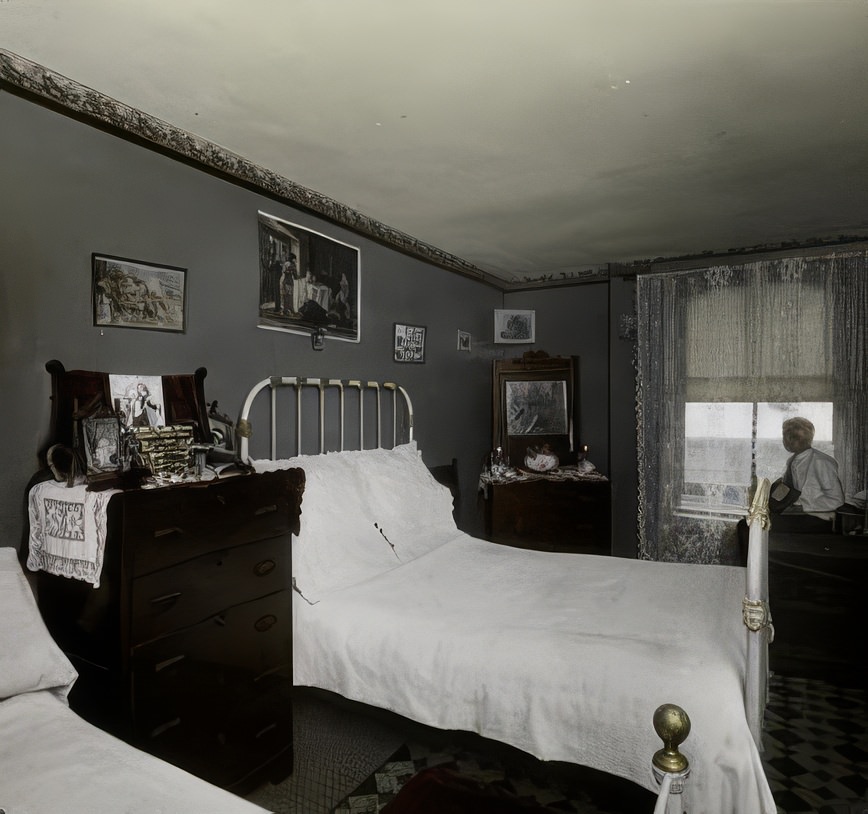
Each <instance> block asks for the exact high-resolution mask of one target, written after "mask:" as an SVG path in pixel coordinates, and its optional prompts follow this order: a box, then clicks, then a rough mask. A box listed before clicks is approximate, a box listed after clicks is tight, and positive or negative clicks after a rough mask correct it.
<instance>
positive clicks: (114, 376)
mask: <svg viewBox="0 0 868 814" xmlns="http://www.w3.org/2000/svg"><path fill="white" fill-rule="evenodd" d="M108 378H109V390H110V391H111V397H112V405H113V407H114V411H115V413H117V416H118V419H119V421H120V422H121V424H122V425H123V426H124V427H165V426H166V409H165V402H164V398H163V378H162V376H136V375H131V374H126V373H110V374H109V377H108Z"/></svg>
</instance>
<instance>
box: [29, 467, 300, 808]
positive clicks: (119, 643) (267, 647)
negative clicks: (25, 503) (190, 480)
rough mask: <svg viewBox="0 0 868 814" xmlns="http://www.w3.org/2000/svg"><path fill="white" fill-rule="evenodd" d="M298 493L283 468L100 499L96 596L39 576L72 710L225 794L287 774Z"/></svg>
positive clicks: (294, 475)
mask: <svg viewBox="0 0 868 814" xmlns="http://www.w3.org/2000/svg"><path fill="white" fill-rule="evenodd" d="M303 488H304V473H303V472H302V471H301V470H298V469H292V470H284V471H279V472H270V473H265V474H258V475H245V476H237V477H233V478H227V479H225V480H217V481H212V482H210V483H209V484H207V485H205V484H203V485H185V486H174V487H168V488H164V489H156V490H133V491H128V492H124V493H120V494H117V495H115V496H114V497H112V499H111V501H110V502H109V508H108V517H107V523H108V538H107V541H106V549H105V556H104V562H103V573H102V579H101V584H100V587H99V589H97V590H94V589H93V587H92V586H90V585H88V584H86V583H82V582H78V581H76V580H68V579H65V578H62V577H55V576H52V575H49V574H45V573H42V572H40V573H39V576H38V592H39V604H40V608H41V610H42V613H43V616H44V618H45V620H46V623H47V625H48V627H49V629H50V630H51V632H52V634H53V635H54V636H55V638H56V639H57V641H58V642H59V643H60V645H61V647H63V648H64V650H65V651H66V652H67V654H68V655H69V656H70V658H71V660H72V661H73V663H74V665H75V667H76V669H77V670H78V671H79V674H80V677H79V679H78V681H77V682H76V684H75V686H74V687H73V691H72V693H71V694H70V704H71V705H72V706H73V708H74V709H75V710H76V711H77V712H79V713H80V714H81V715H83V716H84V717H85V718H87V719H88V720H91V721H92V722H93V723H96V724H97V725H99V726H101V727H103V728H104V729H107V730H109V731H111V732H113V733H114V734H117V735H118V736H120V737H122V738H124V739H125V740H127V741H129V742H130V743H132V744H134V745H135V746H138V747H139V748H142V749H144V750H146V751H149V752H151V753H153V754H155V755H158V756H159V757H161V758H163V759H165V760H168V761H170V762H172V763H175V764H176V765H178V766H181V767H182V768H184V769H187V770H188V771H190V772H192V773H193V774H196V775H198V776H200V777H202V778H204V779H206V780H208V781H210V782H212V783H216V784H217V785H221V786H224V787H225V788H230V789H232V790H234V791H238V792H243V791H245V790H247V789H248V788H251V787H252V786H253V785H255V784H256V783H257V782H261V781H262V780H263V779H266V778H267V779H279V778H281V777H283V776H285V775H286V774H288V773H289V771H291V768H292V704H291V688H292V613H291V587H290V586H291V574H290V568H291V549H290V540H291V535H292V533H293V532H297V531H298V523H299V513H300V501H301V493H302V491H303Z"/></svg>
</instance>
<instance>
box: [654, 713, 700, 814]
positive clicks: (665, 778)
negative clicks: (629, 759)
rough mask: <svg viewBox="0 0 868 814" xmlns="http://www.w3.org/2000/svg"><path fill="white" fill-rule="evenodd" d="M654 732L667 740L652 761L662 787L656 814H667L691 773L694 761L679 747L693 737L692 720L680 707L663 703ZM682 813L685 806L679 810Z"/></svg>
mask: <svg viewBox="0 0 868 814" xmlns="http://www.w3.org/2000/svg"><path fill="white" fill-rule="evenodd" d="M653 723H654V731H655V732H656V733H657V735H658V736H659V738H660V740H662V741H663V748H662V749H658V750H657V751H656V752H655V753H654V757H652V758H651V770H652V772H653V773H654V779H655V780H656V781H657V782H658V783H659V784H660V791H659V792H658V793H657V804H656V805H655V806H654V814H666V810H667V808H668V806H669V800H670V797H671V796H672V795H680V794H681V793H682V792H683V791H684V781H685V780H687V777H688V775H689V774H690V762H689V761H688V760H687V758H686V757H685V756H684V755H683V754H682V753H681V752H679V751H678V747H679V746H680V745H681V744H682V743H683V742H684V741H685V740H686V739H687V736H688V735H689V734H690V717H689V716H688V715H687V713H686V712H685V711H684V710H683V709H681V707H679V706H677V705H676V704H663V705H662V706H659V707H657V709H656V710H655V711H654V718H653ZM678 810H679V811H681V806H679V807H678Z"/></svg>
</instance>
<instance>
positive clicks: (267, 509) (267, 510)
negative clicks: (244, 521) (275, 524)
mask: <svg viewBox="0 0 868 814" xmlns="http://www.w3.org/2000/svg"><path fill="white" fill-rule="evenodd" d="M276 511H277V504H276V503H271V504H270V505H268V506H260V507H259V508H258V509H256V510H255V511H254V512H253V514H255V515H260V514H272V513H273V512H276Z"/></svg>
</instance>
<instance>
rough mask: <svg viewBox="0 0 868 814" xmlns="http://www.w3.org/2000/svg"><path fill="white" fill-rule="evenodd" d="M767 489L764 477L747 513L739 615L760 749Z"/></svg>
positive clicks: (768, 626)
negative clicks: (744, 634) (743, 586)
mask: <svg viewBox="0 0 868 814" xmlns="http://www.w3.org/2000/svg"><path fill="white" fill-rule="evenodd" d="M769 491H770V484H769V480H768V478H763V479H762V480H760V481H759V483H758V484H757V489H756V492H755V494H754V496H753V500H752V501H751V504H750V510H749V512H748V516H747V522H748V526H749V528H750V532H749V538H748V553H747V584H746V591H745V597H744V602H743V604H742V619H743V620H744V624H745V626H746V627H747V665H746V670H745V688H744V707H745V713H746V715H747V722H748V726H749V727H750V732H751V735H753V739H754V742H755V743H756V745H757V749H759V750H760V752H762V725H763V715H764V713H765V707H766V702H767V700H768V680H769V671H768V660H769V643H770V642H771V641H772V639H773V638H774V628H773V627H772V615H771V610H770V609H769V554H768V549H769V527H770V526H771V520H770V519H769Z"/></svg>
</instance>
